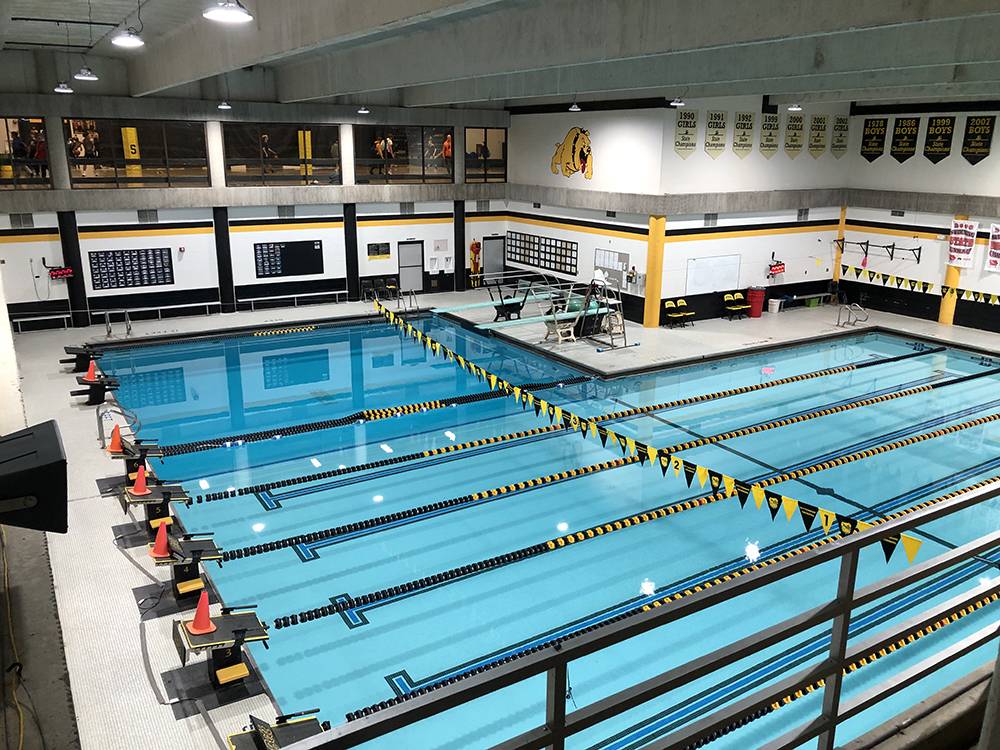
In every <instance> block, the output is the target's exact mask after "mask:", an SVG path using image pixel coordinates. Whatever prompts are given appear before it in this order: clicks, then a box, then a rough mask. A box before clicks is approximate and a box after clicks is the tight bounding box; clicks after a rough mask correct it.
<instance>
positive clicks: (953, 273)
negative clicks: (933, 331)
mask: <svg viewBox="0 0 1000 750" xmlns="http://www.w3.org/2000/svg"><path fill="white" fill-rule="evenodd" d="M955 219H957V220H958V221H968V220H969V217H968V216H965V215H963V214H960V215H958V216H956V217H955ZM961 276H962V269H961V268H959V267H958V266H952V265H949V266H946V267H945V271H944V282H943V284H942V286H946V287H949V288H950V289H957V288H958V282H959V280H960V279H961ZM941 291H942V292H944V290H943V289H942V290H941ZM957 301H958V293H957V292H956V293H955V294H952V293H951V292H950V291H949V292H947V293H945V294H942V295H941V307H940V308H939V310H938V323H941V324H943V325H946V326H950V325H952V324H953V323H954V322H955V303H956V302H957Z"/></svg>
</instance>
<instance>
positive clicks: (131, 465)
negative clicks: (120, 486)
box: [108, 437, 163, 479]
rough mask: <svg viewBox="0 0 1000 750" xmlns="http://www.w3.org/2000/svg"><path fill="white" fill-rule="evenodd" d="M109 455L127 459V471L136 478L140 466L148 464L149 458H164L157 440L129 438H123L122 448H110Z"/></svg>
mask: <svg viewBox="0 0 1000 750" xmlns="http://www.w3.org/2000/svg"><path fill="white" fill-rule="evenodd" d="M108 455H110V456H111V458H117V459H121V460H123V461H125V473H126V474H128V475H130V477H131V478H132V479H135V476H134V475H135V473H136V472H137V471H139V467H140V466H145V465H146V460H147V459H149V458H163V449H162V448H161V447H160V446H159V445H157V444H156V441H155V440H151V441H142V440H135V441H131V440H127V439H126V438H124V437H123V438H122V439H121V450H111V448H108Z"/></svg>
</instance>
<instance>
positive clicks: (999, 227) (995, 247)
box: [986, 224, 1000, 273]
mask: <svg viewBox="0 0 1000 750" xmlns="http://www.w3.org/2000/svg"><path fill="white" fill-rule="evenodd" d="M986 270H987V271H989V272H990V273H1000V224H990V244H989V245H987V246H986Z"/></svg>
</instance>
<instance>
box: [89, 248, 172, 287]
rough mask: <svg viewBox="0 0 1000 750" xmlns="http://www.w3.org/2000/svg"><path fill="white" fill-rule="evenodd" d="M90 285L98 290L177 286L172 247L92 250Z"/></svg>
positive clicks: (90, 255)
mask: <svg viewBox="0 0 1000 750" xmlns="http://www.w3.org/2000/svg"><path fill="white" fill-rule="evenodd" d="M87 256H88V260H89V261H90V283H91V286H93V288H94V289H95V290H96V289H127V288H129V287H136V286H163V285H166V284H173V283H174V268H173V265H172V260H171V255H170V248H169V247H153V248H142V249H141V250H91V251H90V252H89V253H87Z"/></svg>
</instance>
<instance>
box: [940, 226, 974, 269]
mask: <svg viewBox="0 0 1000 750" xmlns="http://www.w3.org/2000/svg"><path fill="white" fill-rule="evenodd" d="M977 229H979V222H978V221H961V220H960V219H955V220H953V221H952V222H951V237H950V238H949V239H948V265H951V266H956V267H958V268H970V267H971V266H972V249H973V248H974V247H975V246H976V230H977Z"/></svg>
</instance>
